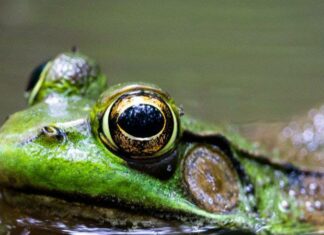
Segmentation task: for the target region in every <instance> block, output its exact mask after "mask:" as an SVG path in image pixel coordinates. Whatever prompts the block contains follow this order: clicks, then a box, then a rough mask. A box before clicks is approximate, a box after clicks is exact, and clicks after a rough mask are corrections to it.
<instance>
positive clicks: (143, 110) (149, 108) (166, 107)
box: [99, 89, 179, 159]
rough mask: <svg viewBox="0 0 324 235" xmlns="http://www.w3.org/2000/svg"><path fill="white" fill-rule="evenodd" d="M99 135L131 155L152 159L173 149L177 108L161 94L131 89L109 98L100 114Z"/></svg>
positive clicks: (112, 145) (108, 143) (108, 144)
mask: <svg viewBox="0 0 324 235" xmlns="http://www.w3.org/2000/svg"><path fill="white" fill-rule="evenodd" d="M99 125H100V127H101V132H100V133H99V137H100V139H101V140H102V141H103V142H104V143H105V144H106V145H107V146H108V148H110V149H111V150H112V151H114V152H117V153H119V154H121V155H123V156H125V157H128V158H132V159H152V158H156V157H160V156H161V155H163V154H166V153H168V152H170V151H171V150H173V149H174V146H175V140H176V139H177V137H178V136H179V124H178V112H177V111H176V110H175V109H174V107H173V106H172V105H170V104H169V102H168V100H167V99H166V98H165V97H164V96H163V95H161V94H159V93H157V92H154V91H152V90H145V89H135V90H131V91H128V92H125V93H123V94H121V95H119V96H117V97H115V98H114V99H113V101H112V102H111V103H110V104H109V105H108V107H107V109H106V110H105V111H104V113H103V116H102V118H101V123H100V124H99Z"/></svg>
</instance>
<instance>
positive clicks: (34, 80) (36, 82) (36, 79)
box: [26, 60, 49, 100]
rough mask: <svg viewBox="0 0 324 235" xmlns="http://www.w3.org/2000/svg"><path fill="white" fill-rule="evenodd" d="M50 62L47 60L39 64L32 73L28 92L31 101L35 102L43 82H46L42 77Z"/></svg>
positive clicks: (27, 88)
mask: <svg viewBox="0 0 324 235" xmlns="http://www.w3.org/2000/svg"><path fill="white" fill-rule="evenodd" d="M48 62H49V60H46V61H45V62H43V63H41V64H39V65H38V66H37V67H36V68H34V70H33V71H32V73H31V74H30V77H29V80H28V83H27V87H26V92H27V93H28V94H29V100H33V99H34V97H35V96H36V95H37V93H38V91H39V90H40V88H41V85H42V82H43V81H44V79H43V77H42V73H43V71H44V69H45V67H46V66H47V64H48Z"/></svg>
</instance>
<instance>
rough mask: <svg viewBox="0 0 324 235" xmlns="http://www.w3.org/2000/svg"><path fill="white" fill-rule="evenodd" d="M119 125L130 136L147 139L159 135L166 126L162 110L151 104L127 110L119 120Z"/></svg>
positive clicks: (134, 106) (139, 105)
mask: <svg viewBox="0 0 324 235" xmlns="http://www.w3.org/2000/svg"><path fill="white" fill-rule="evenodd" d="M118 125H119V126H120V127H121V128H122V129H123V130H124V131H126V132H127V133H128V134H130V135H132V136H134V137H138V138H145V137H151V136H153V135H156V134H158V133H159V132H160V131H161V130H162V129H163V126H164V118H163V115H162V113H161V112H160V110H158V109H157V108H155V107H154V106H152V105H149V104H138V105H133V106H131V107H129V108H127V109H126V110H125V111H124V112H123V113H122V114H121V115H120V116H119V118H118Z"/></svg>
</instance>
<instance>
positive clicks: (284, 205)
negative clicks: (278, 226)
mask: <svg viewBox="0 0 324 235" xmlns="http://www.w3.org/2000/svg"><path fill="white" fill-rule="evenodd" d="M289 208H290V205H289V202H288V201H286V200H283V201H281V202H280V204H279V209H280V210H281V211H282V212H287V211H288V210H289Z"/></svg>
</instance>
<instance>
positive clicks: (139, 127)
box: [0, 53, 276, 231]
mask: <svg viewBox="0 0 324 235" xmlns="http://www.w3.org/2000/svg"><path fill="white" fill-rule="evenodd" d="M105 84H106V78H105V76H104V75H103V74H102V73H100V69H99V67H98V65H97V64H96V63H95V62H93V61H92V60H91V59H89V58H87V57H85V56H83V55H81V54H80V53H64V54H61V55H59V56H58V57H56V58H54V59H53V60H50V61H48V62H46V63H45V64H44V65H41V66H40V67H38V68H37V69H36V70H35V71H34V72H33V74H32V77H31V82H30V84H29V86H28V101H29V105H30V107H29V108H27V109H25V110H23V111H20V112H17V113H15V114H13V115H11V116H10V117H9V119H8V120H7V121H6V122H5V124H4V125H3V126H2V127H1V129H0V183H1V185H2V186H5V187H9V188H13V189H15V190H21V191H26V190H27V191H29V192H33V193H39V194H46V195H51V196H57V197H63V198H73V199H75V200H79V199H80V198H83V199H84V198H86V201H87V203H88V204H89V203H90V204H96V203H98V202H100V204H101V205H103V206H104V207H110V206H113V207H117V208H123V210H125V209H126V210H129V211H134V210H137V209H141V211H142V212H143V213H146V214H150V215H154V216H158V217H164V216H166V215H167V216H170V215H171V217H172V216H173V215H179V214H181V215H186V216H185V217H186V218H204V219H207V220H208V221H209V222H208V223H211V224H214V225H217V226H219V227H223V228H224V227H225V228H241V229H251V230H254V231H255V230H256V229H257V228H258V227H260V226H262V225H263V222H262V221H260V220H259V221H256V220H255V219H254V216H253V213H254V212H253V208H254V207H255V198H254V196H253V186H252V184H251V182H249V178H248V177H247V175H246V174H245V173H244V170H242V169H243V168H242V167H241V164H240V163H239V160H238V159H239V158H238V157H237V156H234V153H235V152H233V151H234V149H233V148H232V146H231V145H230V144H229V143H228V142H227V140H226V139H225V138H223V137H222V136H221V135H217V134H215V135H210V136H207V137H206V136H203V135H199V134H194V133H193V131H199V130H202V129H204V128H203V125H201V124H200V123H198V122H195V121H193V120H191V119H189V118H184V117H181V114H182V111H181V109H180V108H179V107H178V106H177V105H176V104H175V102H174V100H173V99H172V98H171V97H170V96H169V95H168V94H167V93H166V92H164V91H162V90H161V89H160V88H158V87H156V86H154V85H151V84H145V83H128V84H119V85H116V86H112V87H110V88H109V89H107V90H106V91H104V92H103V93H102V91H103V90H105V89H106V86H105ZM100 93H101V95H100ZM94 97H96V99H94ZM208 129H210V128H209V127H208ZM188 130H191V131H188ZM216 131H217V129H216ZM240 161H241V160H240ZM242 162H244V161H242ZM251 164H252V163H250V162H246V166H250V165H251ZM253 164H254V163H253ZM253 166H254V165H253ZM255 166H257V167H255V168H253V167H252V165H251V169H252V168H253V171H251V172H256V169H258V165H255ZM272 173H273V172H272V171H265V172H263V173H262V174H264V175H261V173H258V174H260V175H261V176H260V177H268V176H269V175H271V174H272ZM269 177H270V176H269ZM271 177H272V176H271ZM260 192H261V193H262V189H261V191H260ZM275 192H276V191H275V190H272V191H271V193H275ZM271 193H270V194H268V196H269V197H271V196H272V195H274V194H271ZM251 215H252V216H251ZM183 218H184V217H183Z"/></svg>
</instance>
